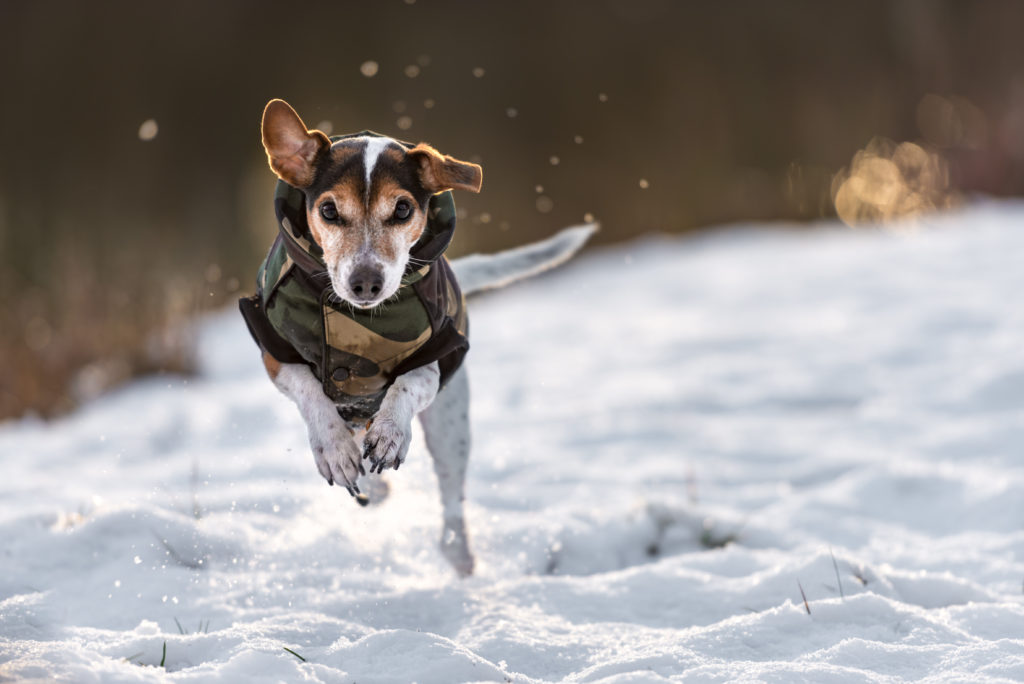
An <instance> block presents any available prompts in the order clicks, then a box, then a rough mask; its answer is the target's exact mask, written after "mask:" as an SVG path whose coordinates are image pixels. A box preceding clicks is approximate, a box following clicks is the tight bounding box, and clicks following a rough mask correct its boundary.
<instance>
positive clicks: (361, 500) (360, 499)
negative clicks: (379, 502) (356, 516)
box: [356, 492, 370, 506]
mask: <svg viewBox="0 0 1024 684" xmlns="http://www.w3.org/2000/svg"><path fill="white" fill-rule="evenodd" d="M356 503H357V504H359V505H360V506H365V505H366V504H368V503H370V497H368V496H366V495H365V494H363V493H362V492H360V493H359V494H356Z"/></svg>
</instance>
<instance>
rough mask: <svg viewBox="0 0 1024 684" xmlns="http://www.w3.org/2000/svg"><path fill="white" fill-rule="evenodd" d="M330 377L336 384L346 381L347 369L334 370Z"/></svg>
mask: <svg viewBox="0 0 1024 684" xmlns="http://www.w3.org/2000/svg"><path fill="white" fill-rule="evenodd" d="M331 377H332V378H334V380H336V381H337V382H341V381H342V380H348V368H335V369H334V372H333V373H331Z"/></svg>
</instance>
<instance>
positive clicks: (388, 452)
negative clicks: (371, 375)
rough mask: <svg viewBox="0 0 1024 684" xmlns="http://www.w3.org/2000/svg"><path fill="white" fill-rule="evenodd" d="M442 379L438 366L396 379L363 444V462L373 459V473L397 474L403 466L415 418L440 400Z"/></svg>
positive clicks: (382, 402)
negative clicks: (387, 471) (395, 472)
mask: <svg viewBox="0 0 1024 684" xmlns="http://www.w3.org/2000/svg"><path fill="white" fill-rule="evenodd" d="M440 378H441V371H440V369H439V368H438V367H437V363H436V362H434V363H432V364H430V365H427V366H421V367H420V368H414V369H413V370H411V371H409V372H408V373H404V374H402V375H399V376H398V377H397V378H395V381H394V383H392V385H391V387H389V388H388V391H387V394H385V395H384V400H383V401H381V403H380V409H378V410H377V414H376V415H375V416H374V417H373V422H372V423H371V424H370V427H369V429H368V430H367V431H366V437H365V438H364V440H363V458H368V459H370V472H373V471H376V472H378V473H379V472H381V471H383V470H384V469H385V468H394V469H395V470H398V466H400V465H402V462H403V461H404V460H405V455H406V453H408V451H409V441H410V440H411V438H412V417H413V416H415V415H416V414H417V413H419V412H420V411H422V410H423V409H425V408H426V407H427V406H429V405H430V402H432V401H433V400H434V397H435V396H437V387H438V382H439V380H440Z"/></svg>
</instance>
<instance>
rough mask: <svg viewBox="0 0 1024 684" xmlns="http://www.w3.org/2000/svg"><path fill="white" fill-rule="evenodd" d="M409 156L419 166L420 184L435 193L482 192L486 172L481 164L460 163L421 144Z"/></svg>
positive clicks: (410, 151)
mask: <svg viewBox="0 0 1024 684" xmlns="http://www.w3.org/2000/svg"><path fill="white" fill-rule="evenodd" d="M409 156H410V157H411V158H412V159H414V160H415V161H416V163H418V164H419V170H420V182H421V183H423V187H425V188H426V189H428V190H430V191H431V192H433V193H435V194H436V193H439V192H444V191H445V190H469V191H470V192H480V186H481V185H482V184H483V182H484V172H483V169H481V168H480V165H479V164H471V163H469V162H464V161H459V160H458V159H455V158H454V157H449V156H448V155H446V154H441V153H440V152H438V151H437V150H435V149H434V148H433V147H431V146H430V145H427V144H426V143H420V144H419V145H417V146H416V147H414V148H412V149H411V150H409Z"/></svg>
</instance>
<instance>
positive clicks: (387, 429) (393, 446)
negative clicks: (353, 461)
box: [363, 418, 412, 473]
mask: <svg viewBox="0 0 1024 684" xmlns="http://www.w3.org/2000/svg"><path fill="white" fill-rule="evenodd" d="M411 427H412V426H411V425H409V424H408V423H406V424H405V425H402V424H400V423H399V422H398V421H396V420H393V419H391V418H375V419H374V421H373V424H372V425H371V426H370V429H369V430H367V431H366V437H365V438H364V439H363V458H368V459H370V472H371V473H373V472H377V473H380V472H383V471H384V469H385V468H394V469H395V470H398V466H400V465H402V462H403V461H405V455H406V453H408V451H409V441H410V438H411V435H412V429H411Z"/></svg>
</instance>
